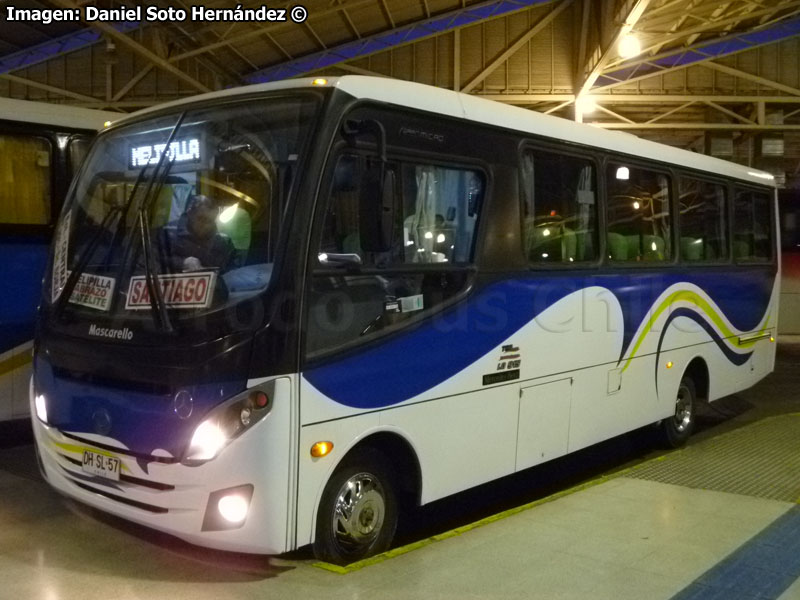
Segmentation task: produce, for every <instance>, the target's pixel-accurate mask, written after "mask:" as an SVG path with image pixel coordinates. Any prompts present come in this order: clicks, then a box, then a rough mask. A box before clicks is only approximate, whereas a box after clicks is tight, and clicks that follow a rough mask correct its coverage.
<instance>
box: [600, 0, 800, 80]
mask: <svg viewBox="0 0 800 600" xmlns="http://www.w3.org/2000/svg"><path fill="white" fill-rule="evenodd" d="M798 8H800V1H797V0H793V1H792V2H784V3H783V4H781V6H779V7H772V8H768V9H764V10H760V11H755V12H752V13H749V14H747V15H746V16H742V15H739V14H737V15H736V16H730V15H728V16H726V17H725V18H720V19H718V20H716V21H713V22H711V23H707V24H705V25H698V26H696V27H690V28H688V29H684V30H682V31H677V32H675V33H672V34H670V35H667V36H665V35H664V34H661V33H659V34H657V36H658V37H657V38H656V39H657V41H656V42H655V43H653V44H652V45H650V46H647V47H645V48H642V54H641V55H640V56H639V57H637V58H632V59H628V60H625V59H617V60H612V61H609V63H608V65H607V67H606V69H604V73H603V74H605V72H607V71H613V70H616V69H617V68H619V67H620V66H624V67H625V68H628V67H631V66H633V65H637V64H640V63H645V62H648V61H652V60H655V59H658V58H661V57H662V56H665V55H671V54H674V53H675V52H677V51H680V50H681V49H685V48H686V47H691V45H692V43H693V42H694V41H696V39H697V34H700V33H708V32H713V33H719V32H720V30H722V31H724V32H725V34H724V35H723V36H719V35H718V36H717V37H716V38H715V39H714V40H708V41H706V42H703V43H712V42H714V41H720V40H723V39H726V38H727V36H728V35H729V34H728V32H729V31H730V28H731V27H732V26H735V25H737V24H738V23H741V22H742V21H743V20H745V19H754V18H757V17H771V16H774V15H775V14H776V13H778V12H781V11H786V10H790V9H798ZM796 13H797V10H791V11H790V12H788V13H786V14H784V15H782V16H781V17H779V18H777V19H775V20H773V23H778V22H780V21H782V20H784V19H787V18H789V17H792V16H794V15H796ZM766 25H769V23H767V24H766ZM751 31H754V30H751ZM642 33H648V31H647V28H646V27H645V28H644V30H643V31H642ZM742 33H743V34H744V33H747V32H742ZM653 35H655V34H653ZM683 38H690V39H691V40H692V41H690V42H689V43H688V44H686V45H685V46H683V47H682V48H676V49H673V50H669V51H668V52H666V54H654V53H653V52H654V51H657V49H658V48H661V47H663V46H665V45H666V44H671V43H672V42H675V41H678V40H681V39H683Z"/></svg>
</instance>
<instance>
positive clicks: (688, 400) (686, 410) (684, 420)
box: [674, 385, 692, 433]
mask: <svg viewBox="0 0 800 600" xmlns="http://www.w3.org/2000/svg"><path fill="white" fill-rule="evenodd" d="M674 421H675V429H676V430H677V431H678V433H683V432H684V431H686V430H687V429H688V428H689V425H691V423H692V393H691V392H690V391H689V388H688V387H687V386H685V385H681V386H680V387H679V388H678V396H677V398H676V399H675V417H674Z"/></svg>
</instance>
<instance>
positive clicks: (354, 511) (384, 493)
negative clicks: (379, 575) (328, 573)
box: [314, 450, 397, 564]
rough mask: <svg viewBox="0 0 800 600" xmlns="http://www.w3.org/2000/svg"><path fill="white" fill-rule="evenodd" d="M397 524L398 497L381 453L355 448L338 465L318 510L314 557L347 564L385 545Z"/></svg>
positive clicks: (375, 552) (388, 542)
mask: <svg viewBox="0 0 800 600" xmlns="http://www.w3.org/2000/svg"><path fill="white" fill-rule="evenodd" d="M396 528H397V497H396V495H395V492H394V488H393V485H392V478H391V470H390V468H389V467H388V464H387V461H386V459H385V458H384V457H383V455H382V454H380V453H379V452H376V451H374V450H364V451H357V452H356V454H354V455H353V456H351V457H348V458H347V459H345V461H344V463H343V464H342V465H340V466H339V467H337V469H336V471H335V472H334V474H333V475H332V476H331V478H330V480H329V481H328V484H327V485H326V486H325V491H324V492H323V493H322V499H321V500H320V506H319V511H318V512H317V530H316V537H315V540H314V554H315V556H316V557H317V558H318V559H320V560H324V561H327V562H331V563H335V564H347V563H351V562H354V561H357V560H361V559H363V558H367V557H368V556H373V555H375V554H379V553H381V552H383V551H385V550H387V549H388V548H389V544H391V542H392V538H393V537H394V533H395V529H396Z"/></svg>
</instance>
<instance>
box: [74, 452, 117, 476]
mask: <svg viewBox="0 0 800 600" xmlns="http://www.w3.org/2000/svg"><path fill="white" fill-rule="evenodd" d="M119 470H120V461H119V459H118V458H115V457H113V456H105V455H103V454H98V453H97V452H92V451H91V450H84V451H83V472H84V473H91V474H92V475H97V476H98V477H105V478H106V479H113V480H114V481H119Z"/></svg>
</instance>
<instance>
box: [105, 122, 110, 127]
mask: <svg viewBox="0 0 800 600" xmlns="http://www.w3.org/2000/svg"><path fill="white" fill-rule="evenodd" d="M103 127H111V121H106V122H105V123H103Z"/></svg>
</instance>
